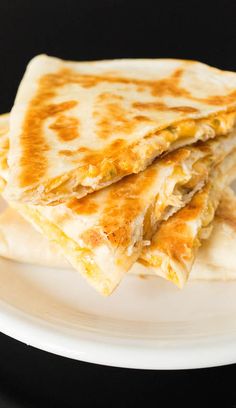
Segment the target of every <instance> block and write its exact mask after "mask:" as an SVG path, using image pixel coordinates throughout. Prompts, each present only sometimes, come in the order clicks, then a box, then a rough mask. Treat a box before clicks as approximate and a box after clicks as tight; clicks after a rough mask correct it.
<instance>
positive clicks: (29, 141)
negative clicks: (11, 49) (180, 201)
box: [6, 55, 236, 204]
mask: <svg viewBox="0 0 236 408" xmlns="http://www.w3.org/2000/svg"><path fill="white" fill-rule="evenodd" d="M235 109H236V74H235V73H233V72H226V71H221V70H218V69H216V68H212V67H209V66H207V65H205V64H202V63H199V62H196V61H186V60H174V59H156V60H135V59H133V60H125V59H124V60H114V61H112V60H109V61H98V62H70V61H63V60H60V59H57V58H53V57H48V56H46V55H39V56H37V57H35V58H34V59H33V60H32V61H31V62H30V63H29V65H28V67H27V70H26V73H25V75H24V78H23V80H22V82H21V84H20V86H19V90H18V92H17V96H16V100H15V103H14V106H13V109H12V111H11V116H10V151H9V160H8V162H9V167H10V172H9V183H8V186H7V190H6V195H7V197H8V199H9V200H11V201H12V200H16V201H17V200H18V201H21V202H22V201H25V202H27V203H31V204H50V203H54V204H55V203H59V202H64V201H66V200H68V199H71V198H73V197H76V198H81V197H83V196H85V195H86V194H88V193H91V192H92V191H94V190H98V189H101V188H104V187H105V186H107V185H109V184H112V183H114V182H117V181H118V180H119V179H121V178H122V177H124V176H126V175H128V174H132V173H139V172H140V171H143V170H144V169H145V168H146V167H147V166H148V165H150V163H151V162H152V161H153V160H154V158H155V157H157V156H159V155H160V154H162V153H163V152H166V151H168V150H173V149H174V148H176V147H177V146H180V145H186V144H190V143H193V142H196V141H197V140H206V139H209V138H212V137H214V136H217V135H218V136H219V135H223V134H227V133H229V132H230V131H231V130H232V129H233V127H234V125H235V115H236V114H235Z"/></svg>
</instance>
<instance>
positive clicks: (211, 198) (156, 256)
mask: <svg viewBox="0 0 236 408" xmlns="http://www.w3.org/2000/svg"><path fill="white" fill-rule="evenodd" d="M235 177H236V150H235V151H234V152H232V153H231V154H229V155H228V156H227V158H226V159H225V160H224V161H223V162H222V163H221V164H219V165H218V166H217V167H216V168H215V169H214V171H213V174H212V176H211V177H210V180H209V181H208V183H207V184H206V185H205V186H204V187H203V189H202V190H201V191H199V192H197V193H196V194H195V195H194V196H193V198H192V200H191V201H190V203H189V204H187V205H186V206H185V207H184V208H182V209H181V210H180V211H178V212H177V213H176V214H174V215H173V216H172V217H171V218H169V219H168V220H167V221H164V222H162V223H161V225H160V227H159V228H158V230H157V232H156V234H155V235H154V236H153V238H152V242H151V245H150V246H149V247H147V248H144V250H143V252H142V254H141V256H140V262H142V263H144V265H145V266H147V267H150V268H151V269H153V272H155V273H156V274H157V275H159V276H162V277H164V278H166V279H168V280H170V281H172V282H173V283H175V284H176V285H177V286H179V287H183V285H184V284H185V283H186V281H187V279H188V277H189V274H190V272H191V269H192V266H193V263H194V261H195V259H196V254H197V251H198V249H199V247H200V245H201V242H202V240H205V239H207V238H209V236H210V234H211V232H212V223H213V219H214V215H215V211H216V209H217V207H218V204H219V201H220V197H221V196H222V192H223V191H224V190H225V188H226V187H227V185H228V184H229V183H230V182H231V181H232V180H233V179H234V178H235ZM234 213H235V211H234ZM206 248H207V246H206ZM211 248H212V247H211ZM206 254H207V249H206V250H205V256H206V258H207V255H206ZM201 256H202V257H203V259H204V251H203V253H202V255H201ZM222 262H223V260H222Z"/></svg>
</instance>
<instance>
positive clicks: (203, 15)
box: [0, 0, 236, 408]
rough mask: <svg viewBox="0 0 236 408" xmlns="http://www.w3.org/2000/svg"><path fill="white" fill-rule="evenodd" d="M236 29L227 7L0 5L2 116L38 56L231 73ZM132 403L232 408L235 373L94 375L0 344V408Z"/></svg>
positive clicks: (1, 0)
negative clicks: (189, 62)
mask: <svg viewBox="0 0 236 408" xmlns="http://www.w3.org/2000/svg"><path fill="white" fill-rule="evenodd" d="M235 23H236V1H235V0H231V1H230V0H220V1H217V0H215V1H214V2H213V1H212V2H211V1H207V0H205V1H191V0H188V1H181V0H179V1H167V0H164V1H161V2H159V1H148V0H143V1H142V2H138V1H132V0H97V1H91V0H83V1H81V0H78V1H69V0H67V1H64V0H57V1H54V0H53V1H52V0H51V1H50V0H48V1H43V0H41V1H36V0H0V47H1V49H0V57H1V60H0V81H1V84H0V110H1V112H6V111H9V110H10V108H11V105H12V103H13V100H14V96H15V92H16V89H17V84H18V82H19V80H20V78H21V76H22V74H23V72H24V68H25V65H26V63H27V62H28V60H29V59H30V58H32V57H33V56H34V55H36V54H38V53H48V54H51V55H55V56H59V57H62V58H68V59H77V60H85V59H87V60H91V59H102V58H119V57H148V58H150V57H175V58H190V59H199V60H201V61H203V62H206V63H209V64H211V65H215V66H218V67H219V68H224V69H230V70H236V50H235V48H236V47H235V45H236V28H235V25H236V24H235ZM214 398H216V399H217V402H218V404H216V405H215V403H214V402H213V401H214ZM152 399H153V400H152ZM151 401H152V402H151ZM139 403H141V404H143V405H145V406H148V407H149V406H154V407H157V406H158V407H163V406H172V405H173V404H175V406H179V405H181V406H188V407H189V406H191V407H192V406H201V407H212V406H222V407H236V366H235V365H232V366H228V367H219V368H211V369H204V370H190V371H172V372H171V371H144V370H128V369H118V368H112V367H102V366H98V365H93V364H87V363H82V362H77V361H73V360H69V359H65V358H63V357H58V356H54V355H51V354H49V353H45V352H42V351H39V350H35V349H33V348H30V347H27V346H25V345H24V344H21V343H19V342H17V341H15V340H12V339H10V338H8V337H6V336H4V335H0V408H5V407H6V408H8V407H26V408H27V407H34V408H37V407H43V408H47V407H58V408H59V407H63V408H69V407H79V406H80V407H87V406H89V407H90V406H91V407H92V406H94V407H104V406H110V407H134V406H135V407H136V406H137V405H138V404H139Z"/></svg>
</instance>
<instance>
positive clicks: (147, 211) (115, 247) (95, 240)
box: [10, 132, 236, 295]
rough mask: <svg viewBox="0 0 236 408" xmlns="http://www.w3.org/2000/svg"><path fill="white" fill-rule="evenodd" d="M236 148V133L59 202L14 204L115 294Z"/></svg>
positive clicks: (81, 268)
mask: <svg viewBox="0 0 236 408" xmlns="http://www.w3.org/2000/svg"><path fill="white" fill-rule="evenodd" d="M235 147H236V132H235V133H234V134H232V135H229V136H227V137H222V138H217V139H214V140H211V141H209V142H206V143H205V144H199V145H198V146H189V147H186V148H181V149H178V150H177V151H175V152H172V153H169V154H168V155H167V156H165V157H164V158H162V159H161V160H157V162H155V163H154V164H153V165H151V166H149V167H148V168H147V169H146V170H145V171H144V172H142V173H139V174H137V175H131V176H128V177H126V179H123V180H120V181H119V182H118V183H116V184H113V185H111V186H109V187H107V188H106V189H103V190H100V191H97V192H96V193H94V194H90V195H88V196H87V197H84V198H83V199H80V200H77V199H72V200H70V201H68V203H66V204H60V205H57V206H36V205H30V204H28V205H24V204H21V203H18V202H12V203H10V204H11V205H13V206H14V207H15V208H16V209H17V210H18V211H19V212H20V213H21V214H22V215H23V216H24V217H25V218H26V219H28V220H29V221H31V222H32V223H33V224H34V225H35V227H36V228H38V229H39V230H40V232H42V233H43V234H44V235H45V236H46V237H47V238H48V239H49V240H52V241H55V242H56V243H57V244H58V245H59V247H60V249H61V251H62V254H63V255H64V256H65V257H66V258H67V260H68V261H69V262H70V263H71V264H72V265H73V266H74V267H75V268H76V269H77V270H78V271H80V272H81V273H82V274H83V275H84V276H85V277H86V278H87V279H88V281H89V282H90V283H91V284H92V285H93V286H94V287H95V288H96V289H97V290H98V291H99V292H101V293H103V294H107V295H108V294H110V293H111V292H112V291H113V290H114V289H115V287H116V286H117V285H118V283H119V282H120V280H121V278H122V277H123V276H124V274H125V273H126V272H127V271H128V270H129V269H130V268H131V266H132V265H133V264H134V262H135V261H136V260H137V259H138V257H139V256H140V253H141V251H142V249H143V247H144V246H145V245H148V244H149V243H150V239H151V237H152V235H153V234H154V232H155V231H156V229H157V227H158V224H159V223H160V222H161V221H162V220H163V219H167V218H168V217H170V216H171V215H172V214H173V213H174V212H175V211H177V210H178V209H179V208H181V207H182V206H184V205H185V204H186V203H187V202H188V201H189V200H190V199H191V197H192V195H193V194H194V193H195V192H196V191H197V190H199V189H200V188H201V187H202V186H203V185H204V183H205V182H206V181H207V179H208V175H209V172H210V171H211V170H212V168H213V167H214V166H215V165H216V164H217V163H218V162H219V161H221V160H223V158H224V156H225V155H226V154H227V153H229V152H230V151H231V150H232V149H233V148H235Z"/></svg>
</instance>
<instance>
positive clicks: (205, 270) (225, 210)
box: [0, 188, 236, 281]
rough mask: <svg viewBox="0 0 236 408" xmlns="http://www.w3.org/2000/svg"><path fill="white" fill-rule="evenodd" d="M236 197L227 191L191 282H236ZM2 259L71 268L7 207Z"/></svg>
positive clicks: (1, 228) (138, 271)
mask: <svg viewBox="0 0 236 408" xmlns="http://www.w3.org/2000/svg"><path fill="white" fill-rule="evenodd" d="M235 248H236V197H235V195H234V193H233V191H232V190H231V189H229V188H228V189H226V190H225V191H224V193H223V195H222V197H221V201H220V204H219V207H218V209H217V211H216V215H215V217H214V220H213V223H212V233H211V235H210V237H209V238H208V239H205V240H203V241H202V246H201V247H200V248H199V251H198V253H197V256H196V260H195V262H194V264H193V267H192V271H191V274H190V276H189V280H190V281H194V280H209V281H211V280H232V279H236V250H235ZM0 256H2V257H5V258H8V259H11V260H14V261H19V262H26V263H30V264H35V265H41V266H46V267H51V268H69V267H70V264H69V263H68V262H67V261H66V259H65V258H64V257H63V256H61V255H60V251H58V247H57V245H56V244H54V243H53V242H50V241H48V240H47V239H46V238H45V237H44V236H43V235H42V234H40V233H39V232H37V231H36V229H35V228H33V227H32V225H31V224H30V223H29V222H27V221H26V220H25V219H24V218H23V217H21V216H20V214H19V213H17V211H15V210H14V209H12V208H10V207H8V208H7V209H6V210H5V211H3V212H2V213H1V214H0ZM130 273H132V274H135V275H140V277H148V276H157V274H156V273H155V271H153V269H152V268H148V267H145V266H143V265H141V264H140V263H135V264H134V265H133V267H132V269H131V270H130Z"/></svg>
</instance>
